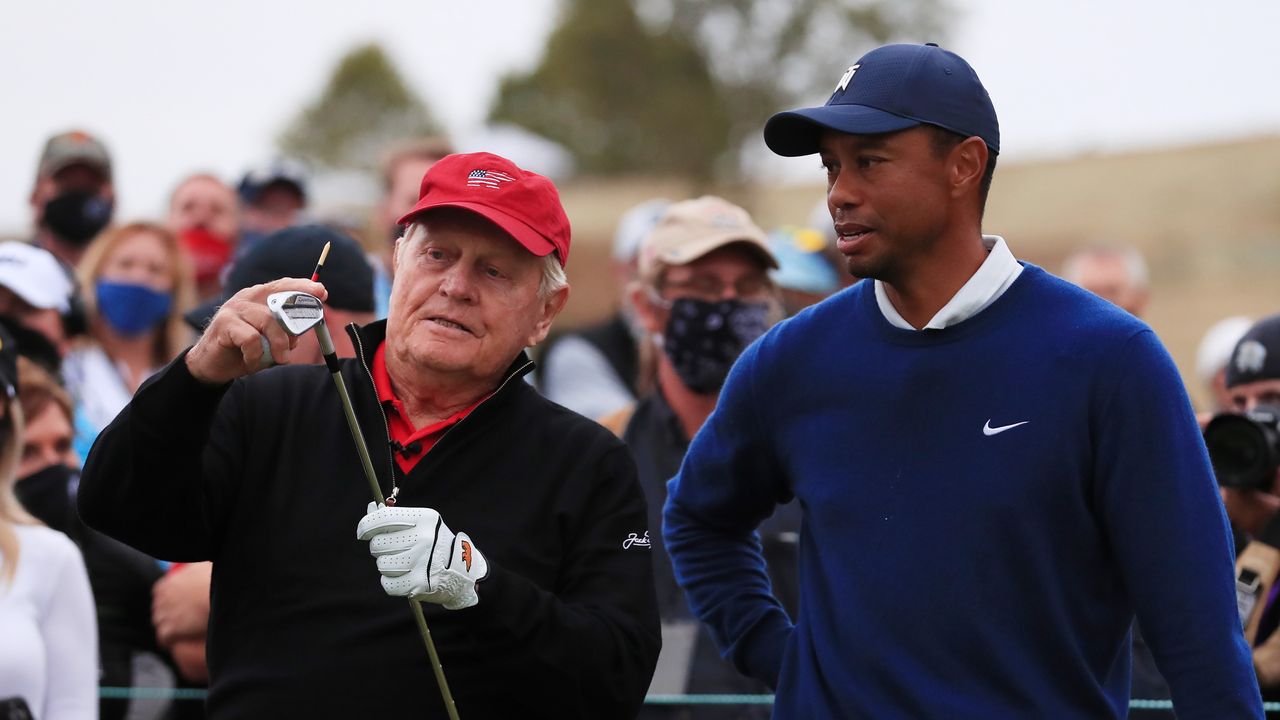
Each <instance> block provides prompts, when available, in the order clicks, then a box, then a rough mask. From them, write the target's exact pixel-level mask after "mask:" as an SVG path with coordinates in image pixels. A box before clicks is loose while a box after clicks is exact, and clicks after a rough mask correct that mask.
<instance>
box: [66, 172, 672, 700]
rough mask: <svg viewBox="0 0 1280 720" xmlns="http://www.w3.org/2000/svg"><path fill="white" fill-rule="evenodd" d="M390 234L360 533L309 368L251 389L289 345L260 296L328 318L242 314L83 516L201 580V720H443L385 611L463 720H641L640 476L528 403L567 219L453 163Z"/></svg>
mask: <svg viewBox="0 0 1280 720" xmlns="http://www.w3.org/2000/svg"><path fill="white" fill-rule="evenodd" d="M401 222H402V224H405V225H407V229H406V231H405V234H404V236H403V237H401V238H400V240H399V241H398V242H397V243H396V248H395V255H394V263H395V269H396V274H395V284H394V287H393V291H392V296H391V305H390V315H389V317H388V319H387V320H386V321H385V323H374V324H372V325H368V326H365V327H356V326H354V325H353V326H350V327H349V328H348V331H349V332H350V334H351V337H352V340H353V343H354V345H355V347H356V351H357V357H356V358H354V359H350V360H341V361H339V363H340V371H341V373H342V375H343V377H344V378H345V382H346V385H347V387H348V388H350V394H351V396H352V401H353V403H354V407H355V412H356V413H357V415H358V416H359V417H360V419H361V420H362V423H361V424H362V426H363V429H364V433H365V436H366V437H365V439H366V441H367V444H368V445H369V447H370V448H373V450H374V452H373V461H374V465H375V467H376V468H377V474H378V480H379V481H380V483H381V487H382V492H383V493H385V495H386V501H385V503H380V504H377V505H374V504H370V505H369V507H368V508H366V504H367V502H368V495H367V493H368V490H369V489H368V486H367V484H366V483H365V481H364V480H362V479H361V466H360V461H359V459H358V456H357V453H356V451H355V449H354V447H353V444H352V442H351V438H350V436H349V433H348V430H347V426H346V423H345V420H344V418H343V416H342V412H341V410H340V405H339V399H338V397H337V395H336V393H335V390H334V387H333V384H332V383H331V381H330V379H329V378H328V377H327V375H328V373H327V371H326V369H325V368H324V367H321V366H317V365H305V366H299V365H295V366H292V367H280V368H277V369H272V370H268V371H266V372H257V370H259V369H260V368H261V367H263V366H264V365H265V364H268V363H265V362H264V361H263V354H264V343H263V340H262V338H263V337H265V338H266V341H267V343H266V344H267V345H269V352H270V354H271V358H273V359H274V362H275V363H276V364H279V365H287V364H288V362H289V353H290V349H291V346H292V344H293V343H294V338H291V337H290V336H289V335H288V334H287V333H286V332H285V331H284V330H283V329H282V328H281V326H280V325H278V324H277V323H276V321H275V320H274V319H273V317H272V315H271V314H270V312H269V311H268V309H267V307H266V305H265V300H266V298H267V296H268V295H270V294H271V293H273V292H279V291H285V290H300V291H304V292H309V293H312V294H314V295H317V296H318V297H320V298H322V299H323V298H324V297H325V295H326V293H325V289H324V287H323V285H321V284H319V283H316V282H310V281H307V280H301V279H282V280H277V281H274V282H270V283H267V284H265V285H258V286H254V287H251V288H247V289H245V290H243V291H241V292H239V293H237V294H236V295H235V296H234V297H232V298H231V299H230V300H228V301H227V302H226V303H225V304H224V305H223V306H222V308H221V309H220V310H219V311H218V313H217V314H216V315H215V316H214V317H213V320H212V321H211V323H210V325H209V327H208V329H207V330H206V331H205V333H204V335H203V336H202V338H201V339H200V341H199V342H198V343H197V344H196V345H195V346H194V347H193V348H191V349H190V350H189V351H187V352H186V353H184V354H183V355H182V356H180V357H179V358H178V359H177V360H176V361H175V362H174V363H173V364H172V365H171V366H169V367H168V368H167V369H165V370H164V371H162V372H161V373H159V374H157V375H156V376H155V377H154V378H153V379H152V380H151V381H150V382H149V383H147V384H146V385H144V386H143V387H142V388H141V389H140V390H139V392H138V394H137V396H136V397H135V398H134V400H133V402H132V403H131V404H130V406H129V407H128V408H126V409H125V410H124V411H123V412H122V413H121V415H120V416H119V417H118V418H116V420H115V422H113V423H112V425H111V426H110V427H109V428H108V429H107V430H106V431H105V432H104V433H103V434H102V436H100V438H99V441H98V444H97V446H96V447H95V449H94V451H93V453H92V454H91V455H90V457H89V461H88V463H87V465H86V467H85V473H84V477H83V479H82V481H81V486H80V487H81V489H80V508H81V512H82V514H83V516H84V518H85V520H86V521H87V522H88V523H89V524H90V525H92V526H94V527H96V528H99V529H101V530H103V531H105V532H107V533H108V534H111V535H113V536H115V537H117V538H119V539H121V540H124V541H125V542H128V543H130V544H132V545H134V546H136V547H138V548H140V549H143V550H145V551H146V552H149V553H152V554H154V555H156V556H159V557H164V558H166V559H171V560H181V561H196V560H213V561H214V576H213V591H212V616H211V621H210V632H209V670H210V674H211V685H210V694H209V711H210V716H211V717H216V718H262V717H367V718H378V717H404V716H409V715H412V716H414V717H445V708H444V706H443V703H442V702H441V697H440V693H439V692H438V691H437V689H436V683H435V680H434V679H433V675H432V670H431V668H430V666H429V663H428V660H427V655H426V653H425V652H424V649H423V647H422V642H421V640H420V639H419V637H418V632H417V629H416V626H415V622H414V620H413V618H412V616H411V613H409V612H408V611H407V609H406V608H405V607H404V602H403V601H402V600H399V598H396V597H390V596H406V597H410V598H413V599H414V600H415V601H418V602H420V603H421V606H422V608H423V610H424V611H425V615H426V619H427V621H428V624H429V626H430V628H431V633H432V636H433V637H434V639H435V643H436V646H437V647H438V649H439V655H440V658H441V661H442V663H443V666H444V668H445V672H446V675H447V679H448V682H449V686H450V688H451V690H452V694H453V697H454V699H455V700H456V703H457V711H458V714H459V716H461V717H463V718H467V720H475V719H476V718H514V717H521V718H532V717H548V718H550V717H555V718H605V717H607V718H623V717H633V716H634V715H635V713H636V712H637V711H638V708H639V706H640V703H641V701H642V699H643V696H644V692H645V688H647V687H648V684H649V679H650V677H651V675H652V672H653V667H654V663H655V661H656V657H657V652H658V646H659V643H660V640H659V635H660V633H659V629H658V617H657V612H656V609H655V604H656V603H655V598H654V590H653V580H652V571H651V560H650V558H649V554H648V552H649V551H648V547H647V543H644V542H640V541H637V539H643V538H646V537H647V532H648V531H649V528H648V527H647V521H646V511H645V503H644V498H643V494H642V492H641V490H640V487H639V485H638V483H637V481H636V471H635V466H634V463H633V462H632V460H631V457H630V455H629V454H628V452H627V450H626V448H625V447H624V446H623V445H622V444H621V442H619V441H618V440H616V439H615V438H614V437H613V436H612V435H611V434H610V433H609V432H608V431H607V430H605V429H604V428H603V427H600V426H598V425H596V424H595V423H592V422H591V421H589V420H586V419H585V418H582V417H581V416H578V415H576V414H574V413H572V412H570V411H568V410H565V409H564V408H561V407H559V406H557V405H555V404H553V403H551V402H550V401H547V400H545V399H543V398H541V397H540V396H539V395H538V394H537V393H536V392H535V391H534V390H533V389H532V388H531V387H530V386H529V385H528V384H527V383H525V382H523V381H522V380H521V379H520V378H521V376H523V375H524V374H525V373H527V372H529V370H530V369H531V367H532V363H531V362H530V361H529V360H528V358H527V357H526V356H525V354H524V348H525V347H527V346H530V345H534V344H536V343H538V342H539V341H541V340H542V339H543V338H545V337H546V335H547V331H548V330H549V328H550V326H551V322H552V320H553V319H554V318H555V316H556V314H557V313H558V312H560V310H561V308H563V307H564V304H565V301H566V299H567V297H568V285H567V282H566V279H565V275H564V263H565V260H566V259H567V258H568V255H569V222H568V219H567V218H566V217H565V214H564V210H563V208H562V206H561V204H560V199H559V195H558V194H557V192H556V189H555V187H554V186H553V185H552V184H551V182H550V181H548V180H547V179H546V178H543V177H541V176H539V175H537V174H534V173H531V172H527V171H524V170H522V169H520V168H518V167H516V166H515V165H514V164H512V163H511V162H509V161H507V160H505V159H503V158H500V157H497V156H494V155H490V154H486V153H477V154H471V155H451V156H449V157H447V158H445V159H443V160H441V161H440V162H439V163H437V164H436V165H434V166H433V167H432V168H431V170H430V171H429V172H428V173H427V174H426V176H425V177H424V178H423V180H422V188H421V193H420V199H419V202H418V204H417V205H416V206H415V207H414V208H413V210H412V211H410V212H409V213H408V214H407V215H406V216H405V217H404V218H402V220H401ZM324 272H325V273H341V272H343V268H341V267H336V266H331V267H326V269H325V271H324ZM362 515H363V517H362ZM357 526H358V527H357ZM353 529H355V530H356V532H355V533H353V532H352V531H353ZM357 536H358V538H359V539H357ZM629 538H630V539H631V540H630V541H628V539H629ZM361 540H368V541H369V542H368V543H366V542H361ZM370 552H372V553H373V554H374V555H376V556H377V558H378V559H377V563H376V564H377V568H378V571H379V572H381V575H382V577H381V586H379V582H378V580H377V579H376V578H377V576H376V575H375V571H374V569H373V567H372V566H373V565H374V563H373V561H371V560H370V558H369V553H370Z"/></svg>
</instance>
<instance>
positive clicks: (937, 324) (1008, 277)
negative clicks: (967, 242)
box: [875, 235, 1022, 330]
mask: <svg viewBox="0 0 1280 720" xmlns="http://www.w3.org/2000/svg"><path fill="white" fill-rule="evenodd" d="M982 244H983V246H985V247H986V248H987V259H986V260H983V261H982V265H981V266H979V267H978V270H977V272H975V273H974V274H973V277H970V278H969V281H968V282H966V283H965V284H964V286H963V287H961V288H960V290H959V291H958V292H957V293H956V294H955V295H954V296H953V297H952V298H951V300H949V301H948V302H947V304H946V305H943V306H942V309H941V310H939V311H938V313H937V314H936V315H934V316H933V319H932V320H930V321H929V322H928V323H927V324H926V325H925V326H924V327H922V328H920V329H921V330H941V329H942V328H944V327H947V326H950V325H955V324H957V323H961V322H964V321H965V320H968V319H969V318H971V317H973V316H974V315H977V314H978V313H980V312H982V311H983V310H986V309H987V307H988V306H989V305H991V303H993V302H995V301H996V300H997V299H999V297H1000V296H1001V295H1003V294H1004V292H1005V291H1006V290H1008V289H1009V286H1010V285H1012V284H1013V281H1014V280H1017V279H1018V276H1019V275H1021V274H1022V265H1019V264H1018V261H1017V260H1016V259H1015V258H1014V257H1013V253H1012V252H1011V251H1010V250H1009V246H1008V245H1006V244H1005V241H1004V238H1002V237H1000V236H999V235H983V236H982ZM875 288H876V304H877V305H879V306H880V312H881V314H883V315H884V319H885V320H888V321H889V324H891V325H893V326H894V327H897V328H902V329H903V330H914V329H915V328H913V327H911V324H910V323H908V322H907V321H906V320H904V319H903V318H902V314H901V313H899V312H898V309H897V308H895V307H894V306H893V303H892V302H891V301H890V300H889V294H888V293H886V292H885V289H884V283H882V282H880V281H879V280H876V281H875Z"/></svg>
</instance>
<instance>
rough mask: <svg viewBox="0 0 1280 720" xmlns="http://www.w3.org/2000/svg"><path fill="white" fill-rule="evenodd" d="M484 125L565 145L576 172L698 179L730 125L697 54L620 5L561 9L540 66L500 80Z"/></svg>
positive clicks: (594, 2) (577, 0) (582, 1)
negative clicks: (502, 125) (515, 128)
mask: <svg viewBox="0 0 1280 720" xmlns="http://www.w3.org/2000/svg"><path fill="white" fill-rule="evenodd" d="M490 119H491V120H494V121H498V122H509V123H512V124H516V125H519V126H521V127H524V128H526V129H528V130H530V131H532V132H534V133H537V134H539V135H542V136H543V137H546V138H548V139H550V140H554V141H555V142H558V143H560V144H562V145H564V146H565V147H566V148H567V149H568V150H569V152H570V153H571V154H572V155H573V157H574V159H575V161H576V162H577V164H578V168H579V170H581V171H584V172H588V173H593V174H602V175H613V174H620V173H651V174H666V173H677V174H684V175H689V176H693V177H697V178H706V177H709V176H710V174H711V170H712V168H713V166H714V163H715V161H716V160H717V158H719V157H720V156H721V155H723V153H724V151H725V150H726V149H727V148H728V131H729V127H730V125H731V122H730V119H729V115H728V110H727V106H726V103H725V101H724V99H723V98H722V97H721V96H720V90H719V88H718V86H717V84H716V82H715V80H714V79H713V78H712V77H711V74H710V72H709V69H708V67H707V61H706V58H705V57H703V55H702V53H701V52H700V51H699V50H698V49H697V48H696V47H695V46H694V45H693V44H692V43H690V42H689V41H688V40H687V39H685V38H683V37H681V36H680V35H679V34H678V33H675V32H673V31H671V30H662V31H654V30H651V29H650V28H648V27H647V26H645V24H644V23H642V22H640V19H639V17H637V15H636V13H635V9H634V8H633V7H632V6H631V4H630V3H629V2H627V1H626V0H568V2H567V4H566V6H565V8H564V15H563V18H562V21H561V22H560V25H559V27H557V28H556V29H555V31H553V32H552V34H551V36H550V38H549V39H548V41H547V46H546V51H545V53H544V55H543V58H542V62H541V63H540V64H539V65H538V67H537V68H536V69H534V70H533V72H531V73H528V74H524V75H513V76H508V77H506V78H504V79H503V80H502V82H501V84H500V87H499V91H498V97H497V100H496V102H495V104H494V106H493V108H492V110H491V112H490Z"/></svg>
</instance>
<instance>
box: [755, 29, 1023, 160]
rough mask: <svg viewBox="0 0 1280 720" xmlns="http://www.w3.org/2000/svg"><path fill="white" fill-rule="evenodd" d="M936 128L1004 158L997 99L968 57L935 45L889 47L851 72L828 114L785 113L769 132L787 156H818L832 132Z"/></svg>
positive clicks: (823, 110) (818, 110)
mask: <svg viewBox="0 0 1280 720" xmlns="http://www.w3.org/2000/svg"><path fill="white" fill-rule="evenodd" d="M917 125H936V126H937V127H940V128H945V129H947V130H950V131H951V132H954V133H959V134H960V135H963V136H965V137H974V136H977V137H980V138H982V140H983V141H984V142H985V143H986V144H987V147H988V148H990V150H991V152H993V153H999V152H1000V123H999V122H998V121H997V120H996V109H995V107H994V106H993V105H992V104H991V96H990V95H988V94H987V89H986V88H985V87H983V86H982V81H981V80H979V79H978V74H977V73H976V72H974V71H973V68H972V67H970V66H969V63H967V62H965V61H964V58H962V57H960V56H959V55H957V54H955V53H953V52H951V51H949V50H943V49H942V48H940V47H938V46H937V45H935V44H933V43H928V44H926V45H885V46H884V47H880V48H876V49H875V50H872V51H871V52H869V53H867V54H866V55H863V56H862V58H861V59H860V60H858V62H856V63H854V64H853V65H851V66H850V67H849V68H848V69H847V70H845V72H844V75H843V76H842V77H841V78H840V82H839V83H838V84H837V85H836V89H835V92H834V93H832V94H831V99H830V100H827V104H826V105H823V106H822V107H812V108H800V109H799V110H790V111H787V112H780V113H778V114H777V115H774V116H773V117H771V118H769V121H768V122H767V123H765V126H764V142H765V144H766V145H768V146H769V149H770V150H772V151H774V152H775V153H777V154H779V155H784V156H787V157H798V156H800V155H812V154H813V153H816V152H818V139H819V138H820V137H821V136H822V133H823V131H825V130H835V131H837V132H843V133H850V134H855V135H876V134H879V133H888V132H896V131H898V130H906V129H907V128H911V127H915V126H917Z"/></svg>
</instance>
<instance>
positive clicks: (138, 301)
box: [97, 280, 173, 337]
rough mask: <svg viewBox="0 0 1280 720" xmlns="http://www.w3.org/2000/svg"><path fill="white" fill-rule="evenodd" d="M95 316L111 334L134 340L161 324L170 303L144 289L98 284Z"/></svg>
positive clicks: (162, 296) (167, 298)
mask: <svg viewBox="0 0 1280 720" xmlns="http://www.w3.org/2000/svg"><path fill="white" fill-rule="evenodd" d="M97 293H98V314H100V315H101V316H102V317H103V318H104V319H105V320H106V321H107V324H108V325H110V326H111V328H112V329H113V330H115V331H116V332H118V333H120V334H121V335H124V336H125V337H136V336H138V335H141V334H142V333H144V332H146V331H148V330H151V329H153V328H154V327H155V326H156V325H159V324H160V323H161V322H164V319H165V318H166V317H167V316H168V315H169V307H170V305H171V304H172V302H173V299H172V298H171V297H170V296H169V293H164V292H160V291H159V290H153V289H151V288H149V287H147V286H146V285H135V284H133V283H116V282H108V281H106V280H99V281H98V285H97Z"/></svg>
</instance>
